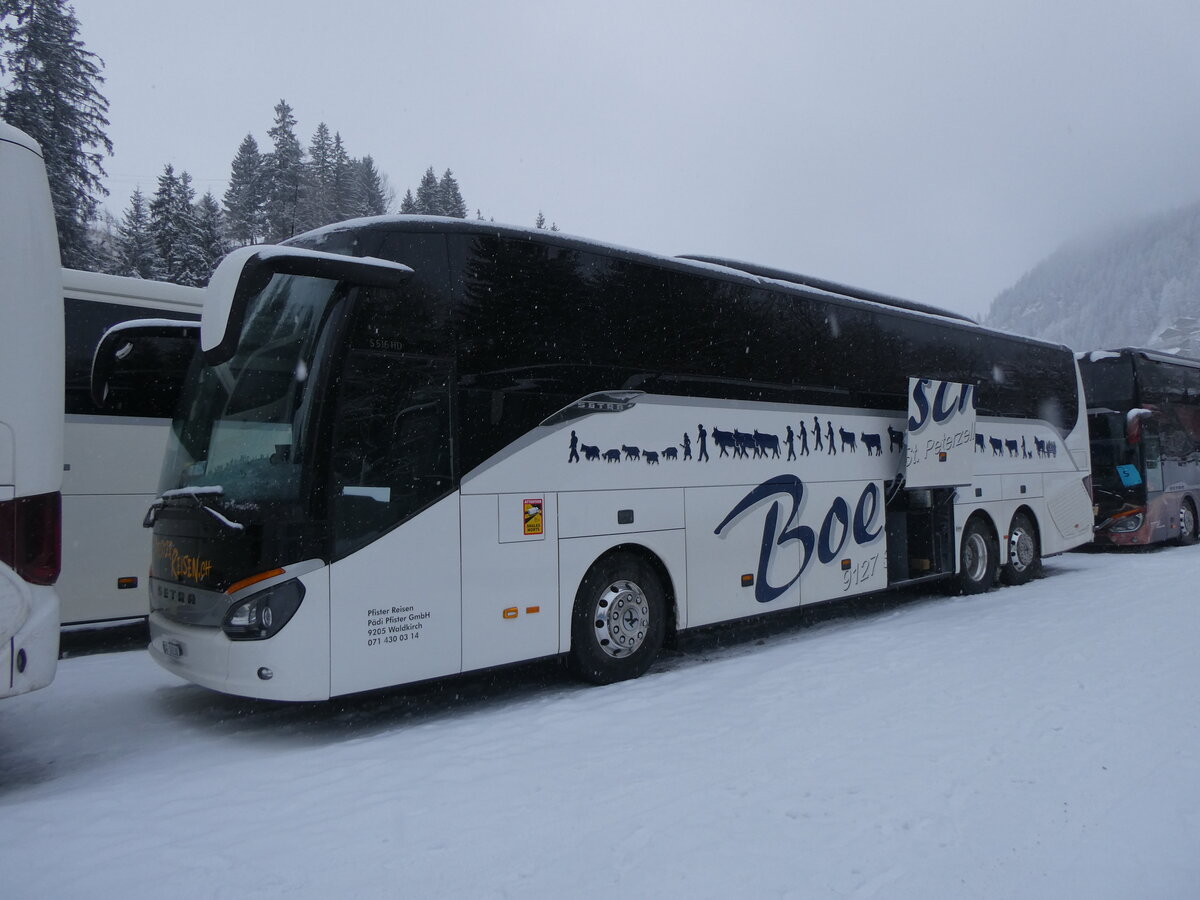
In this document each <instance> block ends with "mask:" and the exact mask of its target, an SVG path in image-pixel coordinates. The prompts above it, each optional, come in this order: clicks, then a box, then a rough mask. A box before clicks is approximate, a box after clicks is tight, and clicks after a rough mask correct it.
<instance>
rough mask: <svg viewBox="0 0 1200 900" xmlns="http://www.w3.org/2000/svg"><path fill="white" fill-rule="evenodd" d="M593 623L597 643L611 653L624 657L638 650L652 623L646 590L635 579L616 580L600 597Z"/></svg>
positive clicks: (611, 654) (597, 601) (609, 654)
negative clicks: (633, 580)
mask: <svg viewBox="0 0 1200 900" xmlns="http://www.w3.org/2000/svg"><path fill="white" fill-rule="evenodd" d="M592 625H593V628H594V629H595V634H596V643H598V644H599V645H600V649H601V650H603V651H604V652H605V653H606V654H607V655H608V656H611V657H613V658H614V659H620V658H623V657H626V656H630V655H632V654H633V653H636V652H637V650H638V648H639V647H641V646H642V644H643V643H644V642H645V640H646V630H647V628H648V627H649V625H650V601H649V600H647V599H646V592H645V591H643V590H642V589H641V588H640V587H638V585H636V584H635V583H634V582H632V581H629V580H626V579H622V580H620V581H614V582H613V583H612V584H610V585H609V586H608V587H606V588H605V589H604V590H603V591H601V592H600V596H599V597H598V598H597V599H596V608H595V610H594V613H593V615H592Z"/></svg>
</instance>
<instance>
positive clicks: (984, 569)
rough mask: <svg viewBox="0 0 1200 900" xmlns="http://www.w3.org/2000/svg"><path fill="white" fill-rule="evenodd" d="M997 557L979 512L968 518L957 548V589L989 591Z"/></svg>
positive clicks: (972, 592)
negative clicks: (977, 514)
mask: <svg viewBox="0 0 1200 900" xmlns="http://www.w3.org/2000/svg"><path fill="white" fill-rule="evenodd" d="M998 557H999V553H998V552H997V547H996V539H995V537H994V535H993V534H992V530H991V529H990V528H989V527H988V526H987V525H986V524H984V521H983V519H981V518H980V517H979V516H975V517H974V518H972V519H970V520H969V521H968V522H967V527H966V528H965V529H963V536H962V543H961V544H960V545H959V551H958V576H957V579H956V583H957V586H958V593H960V594H982V593H983V592H984V591H990V590H991V589H992V587H993V586H994V585H995V583H996V569H997V568H998V563H999V559H998Z"/></svg>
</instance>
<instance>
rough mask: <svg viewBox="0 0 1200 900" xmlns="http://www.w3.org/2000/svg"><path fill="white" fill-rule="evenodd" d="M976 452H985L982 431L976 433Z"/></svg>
mask: <svg viewBox="0 0 1200 900" xmlns="http://www.w3.org/2000/svg"><path fill="white" fill-rule="evenodd" d="M975 452H976V453H982V452H983V432H980V431H977V432H975Z"/></svg>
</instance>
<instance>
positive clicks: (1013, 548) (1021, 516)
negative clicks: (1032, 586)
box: [1000, 512, 1042, 584]
mask: <svg viewBox="0 0 1200 900" xmlns="http://www.w3.org/2000/svg"><path fill="white" fill-rule="evenodd" d="M1041 571H1042V546H1041V542H1040V541H1039V540H1038V536H1037V529H1036V528H1034V525H1033V520H1032V519H1030V518H1029V516H1028V514H1026V513H1023V512H1019V513H1017V514H1016V515H1015V516H1013V519H1012V524H1010V525H1009V526H1008V562H1006V563H1005V564H1004V567H1003V568H1002V569H1001V570H1000V580H1001V581H1003V582H1004V583H1005V584H1025V583H1026V582H1027V581H1032V580H1033V579H1034V578H1037V577H1038V575H1040V574H1041Z"/></svg>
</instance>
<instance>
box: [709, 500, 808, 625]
mask: <svg viewBox="0 0 1200 900" xmlns="http://www.w3.org/2000/svg"><path fill="white" fill-rule="evenodd" d="M756 491H760V488H756V487H755V486H753V485H741V486H734V487H705V488H689V489H688V490H687V550H688V584H689V585H691V588H690V590H689V592H688V598H687V623H688V626H689V627H692V626H696V625H708V624H710V623H712V622H723V621H725V620H727V619H738V618H742V617H743V616H753V615H758V614H760V613H764V612H770V611H771V610H776V609H788V608H791V607H796V606H799V605H800V581H799V574H800V561H801V543H800V542H798V541H795V540H791V541H789V540H786V539H784V540H782V541H781V540H780V537H781V531H783V530H784V529H789V528H792V527H793V526H794V525H795V524H796V523H795V521H793V519H792V516H793V514H794V513H798V511H796V510H793V505H792V495H790V494H786V493H774V494H769V495H767V494H765V493H764V496H762V497H761V499H757V500H755V499H753V496H752V495H754V494H755V492H756ZM760 492H761V491H760ZM739 507H744V508H743V509H741V510H740V511H737V510H738V509H739ZM746 579H750V583H746Z"/></svg>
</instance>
